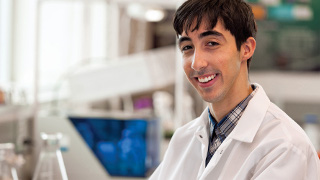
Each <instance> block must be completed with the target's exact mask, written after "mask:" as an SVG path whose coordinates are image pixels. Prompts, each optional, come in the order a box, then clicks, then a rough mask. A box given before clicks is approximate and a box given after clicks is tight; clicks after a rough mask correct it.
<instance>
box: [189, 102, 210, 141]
mask: <svg viewBox="0 0 320 180" xmlns="http://www.w3.org/2000/svg"><path fill="white" fill-rule="evenodd" d="M194 121H195V122H194V123H193V124H192V125H191V126H190V127H189V128H188V130H194V129H196V130H195V133H194V135H195V136H196V138H197V139H198V140H199V141H200V142H201V143H202V144H208V137H209V132H208V128H209V114H208V110H207V108H206V109H205V110H204V111H203V112H202V114H201V115H200V116H199V117H198V118H197V119H195V120H194Z"/></svg>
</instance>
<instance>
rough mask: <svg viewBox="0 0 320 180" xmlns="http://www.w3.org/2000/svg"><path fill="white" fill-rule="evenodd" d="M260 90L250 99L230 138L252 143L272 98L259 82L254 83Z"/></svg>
mask: <svg viewBox="0 0 320 180" xmlns="http://www.w3.org/2000/svg"><path fill="white" fill-rule="evenodd" d="M254 85H255V86H256V87H257V88H258V90H257V92H256V94H255V95H254V96H253V98H252V99H251V100H250V101H249V103H248V106H247V107H246V109H245V110H244V112H243V114H242V116H241V118H240V119H239V121H238V124H237V126H236V127H235V128H234V130H233V131H232V132H231V133H230V135H229V138H232V139H235V140H238V141H243V142H247V143H251V142H252V141H253V139H254V137H255V135H256V133H257V131H258V129H259V127H260V126H261V124H262V121H263V119H264V117H265V114H266V112H267V110H268V107H269V106H270V103H271V102H270V100H269V98H268V96H267V95H266V93H265V91H264V90H263V88H262V87H261V86H260V85H259V84H256V83H255V84H254Z"/></svg>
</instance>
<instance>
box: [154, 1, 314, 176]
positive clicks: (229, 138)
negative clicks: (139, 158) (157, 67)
mask: <svg viewBox="0 0 320 180" xmlns="http://www.w3.org/2000/svg"><path fill="white" fill-rule="evenodd" d="M174 28H175V30H176V32H177V34H178V36H179V47H180V50H181V52H182V56H183V68H184V71H185V74H186V76H187V78H188V80H189V81H190V83H191V84H192V85H193V86H194V88H195V89H196V90H197V91H198V93H199V94H200V95H201V97H202V98H203V99H204V100H205V101H207V102H208V108H207V109H205V110H204V112H203V113H202V115H201V116H200V117H198V118H197V119H195V120H193V121H191V122H190V123H188V124H186V125H185V126H183V127H181V128H179V129H177V130H176V132H175V134H174V136H173V137H172V139H171V142H170V145H169V147H168V150H167V152H166V154H165V157H164V159H163V161H162V163H161V164H160V165H159V167H158V168H157V169H156V171H155V172H154V173H153V175H152V176H151V177H150V179H151V180H154V179H159V180H171V179H172V180H179V179H181V180H193V179H201V180H202V179H203V180H204V179H210V180H215V179H221V180H229V179H237V180H238V179H239V180H247V179H268V180H269V179H270V180H271V179H272V180H273V179H277V180H278V179H284V180H289V179H290V180H295V179H296V180H302V179H305V180H318V179H320V171H319V167H320V166H319V159H318V157H317V154H316V151H315V149H314V147H313V146H312V144H311V143H310V141H309V139H308V137H307V136H306V134H305V133H304V131H303V130H302V129H301V128H300V127H299V126H298V125H297V124H296V123H295V122H294V121H293V120H292V119H291V118H290V117H288V116H287V115H286V114H285V113H284V112H283V111H281V110H280V109H279V108H278V107H277V106H276V105H274V104H273V103H271V102H270V100H269V99H268V97H267V95H266V93H265V92H264V90H263V88H262V87H261V86H260V85H258V84H250V82H249V79H248V71H249V64H250V60H251V57H252V55H253V53H254V50H255V48H256V41H255V34H256V24H255V21H254V17H253V13H252V10H251V8H250V6H249V5H248V4H246V3H245V2H243V1H242V0H188V1H186V2H185V3H184V4H183V5H181V6H180V8H179V9H178V10H177V12H176V14H175V18H174Z"/></svg>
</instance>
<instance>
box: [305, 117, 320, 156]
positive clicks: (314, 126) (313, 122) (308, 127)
mask: <svg viewBox="0 0 320 180" xmlns="http://www.w3.org/2000/svg"><path fill="white" fill-rule="evenodd" d="M304 130H305V131H306V134H307V135H308V137H309V138H310V140H311V142H312V144H313V146H314V148H315V149H316V151H317V152H320V131H319V130H320V129H319V122H318V117H317V115H315V114H306V115H305V124H304Z"/></svg>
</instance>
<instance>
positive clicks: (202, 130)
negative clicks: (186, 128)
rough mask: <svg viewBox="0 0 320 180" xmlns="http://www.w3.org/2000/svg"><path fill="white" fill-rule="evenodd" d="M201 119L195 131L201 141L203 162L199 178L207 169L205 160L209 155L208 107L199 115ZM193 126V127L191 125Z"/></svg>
mask: <svg viewBox="0 0 320 180" xmlns="http://www.w3.org/2000/svg"><path fill="white" fill-rule="evenodd" d="M199 118H200V121H199V124H197V125H196V126H198V128H197V130H196V131H195V133H194V136H195V137H196V138H197V140H198V141H199V142H200V143H201V157H202V163H201V167H200V169H199V172H198V179H199V177H201V176H202V174H203V171H204V170H205V161H206V157H207V152H208V143H209V132H208V128H209V119H208V109H207V108H206V109H205V110H204V111H203V113H202V114H201V116H200V117H199ZM190 128H192V127H190Z"/></svg>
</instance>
